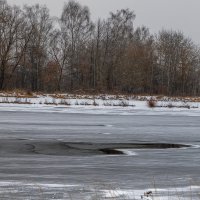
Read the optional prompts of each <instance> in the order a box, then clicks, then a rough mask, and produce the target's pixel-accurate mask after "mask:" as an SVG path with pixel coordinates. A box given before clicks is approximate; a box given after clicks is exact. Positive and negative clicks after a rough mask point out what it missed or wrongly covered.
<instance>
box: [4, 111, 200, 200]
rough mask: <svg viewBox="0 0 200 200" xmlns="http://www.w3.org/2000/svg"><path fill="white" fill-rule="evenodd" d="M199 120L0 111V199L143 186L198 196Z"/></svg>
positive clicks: (118, 194) (128, 191) (97, 193)
mask: <svg viewBox="0 0 200 200" xmlns="http://www.w3.org/2000/svg"><path fill="white" fill-rule="evenodd" d="M199 122H200V116H185V115H181V114H180V115H178V116H176V115H168V114H166V115H163V114H162V115H159V114H156V115H148V116H147V115H142V114H137V113H136V114H134V115H124V116H123V115H109V114H99V115H95V114H84V113H82V114H76V113H74V114H69V113H47V112H41V113H40V112H20V111H11V112H7V111H1V112H0V199H16V200H17V199H20V200H21V199H42V200H43V199H44V200H45V199H70V200H71V199H72V200H79V199H80V200H84V199H88V200H90V199H91V200H99V199H140V198H141V197H140V196H141V195H142V194H143V193H144V192H145V191H149V190H151V191H153V193H156V194H155V195H157V196H159V195H161V196H163V199H165V198H164V197H165V195H166V196H167V197H166V199H170V200H171V199H173V198H174V197H172V196H175V197H180V196H181V197H183V196H184V197H186V196H187V197H186V198H184V199H187V198H188V199H198V198H197V196H198V195H199V194H198V191H199V190H200V176H199V175H200V149H199V145H200V123H199ZM154 191H155V192H154ZM171 195H172V196H171ZM169 196H170V198H169ZM154 199H156V198H154ZM159 199H160V200H161V199H162V198H159ZM178 199H181V198H178Z"/></svg>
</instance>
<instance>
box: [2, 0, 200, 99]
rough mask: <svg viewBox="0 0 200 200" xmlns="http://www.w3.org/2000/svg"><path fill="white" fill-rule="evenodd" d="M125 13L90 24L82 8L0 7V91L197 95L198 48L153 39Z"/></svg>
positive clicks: (168, 34)
mask: <svg viewBox="0 0 200 200" xmlns="http://www.w3.org/2000/svg"><path fill="white" fill-rule="evenodd" d="M134 19H135V14H134V12H133V11H130V10H129V9H122V10H118V11H116V12H115V13H110V16H109V17H108V18H107V19H105V20H102V19H99V20H98V21H96V22H93V21H92V20H91V18H90V11H89V9H88V8H87V7H85V6H82V5H80V4H79V3H77V2H75V1H69V2H68V3H66V4H65V5H64V8H63V12H62V14H61V16H60V18H55V17H51V16H50V14H49V10H48V8H46V7H45V6H40V5H34V6H27V5H26V6H24V8H23V9H21V8H19V7H16V6H10V5H8V3H7V2H6V1H2V0H0V90H6V89H7V90H9V89H16V88H17V89H24V90H30V91H44V92H55V91H60V92H74V91H78V90H89V91H101V92H113V91H118V92H124V93H133V94H144V93H145V94H165V95H191V96H195V95H199V94H200V51H199V50H200V48H199V47H198V46H197V45H195V44H194V43H193V42H192V41H191V40H190V39H189V38H187V37H185V36H184V34H183V33H182V32H178V31H171V30H170V31H167V30H162V31H160V32H159V33H158V34H157V35H152V34H151V33H150V32H149V29H148V28H147V27H134Z"/></svg>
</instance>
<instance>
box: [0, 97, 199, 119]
mask: <svg viewBox="0 0 200 200" xmlns="http://www.w3.org/2000/svg"><path fill="white" fill-rule="evenodd" d="M150 99H153V100H154V101H155V107H153V108H152V107H149V106H148V101H149V100H150ZM0 110H1V111H28V112H29V111H32V112H60V113H88V114H118V115H136V114H138V115H139V114H146V115H158V114H159V115H162V114H169V115H177V114H180V115H189V116H190V115H191V116H200V99H199V98H178V97H176V98H170V97H164V96H163V97H158V96H125V95H120V96H119V95H70V94H47V95H36V94H34V95H32V96H28V95H23V94H21V95H19V94H15V93H10V94H8V93H0Z"/></svg>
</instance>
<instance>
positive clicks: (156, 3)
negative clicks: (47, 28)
mask: <svg viewBox="0 0 200 200" xmlns="http://www.w3.org/2000/svg"><path fill="white" fill-rule="evenodd" d="M7 1H8V3H12V4H16V5H23V4H28V5H29V4H35V3H40V4H46V5H47V7H49V9H50V12H51V14H52V15H54V16H59V15H60V13H61V12H62V7H63V5H64V2H67V1H68V0H7ZM77 1H78V2H80V3H81V4H83V5H87V6H88V7H89V8H90V11H91V16H92V18H93V19H97V18H99V17H100V18H106V17H107V16H108V14H109V12H110V11H116V10H118V9H121V8H129V9H131V10H134V11H135V14H136V20H135V25H136V26H138V25H145V26H147V27H149V28H150V31H151V32H152V33H156V32H158V31H159V30H161V29H162V28H165V29H175V30H180V31H183V32H184V33H185V35H186V36H189V37H190V38H192V39H193V40H194V41H195V42H196V43H198V44H200V23H199V19H200V0H77Z"/></svg>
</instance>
